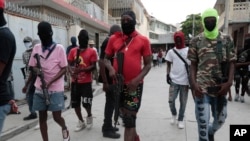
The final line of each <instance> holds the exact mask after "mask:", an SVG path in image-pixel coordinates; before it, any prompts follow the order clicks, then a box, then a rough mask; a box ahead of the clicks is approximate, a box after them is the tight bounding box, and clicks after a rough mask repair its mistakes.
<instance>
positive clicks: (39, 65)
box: [34, 54, 50, 105]
mask: <svg viewBox="0 0 250 141" xmlns="http://www.w3.org/2000/svg"><path fill="white" fill-rule="evenodd" d="M34 57H35V59H36V61H37V68H38V69H39V74H38V76H39V77H40V80H41V83H42V85H41V88H42V90H43V95H44V97H45V100H46V105H49V104H50V100H49V92H48V89H47V88H46V82H45V80H44V74H43V71H42V66H41V62H40V56H39V54H35V55H34Z"/></svg>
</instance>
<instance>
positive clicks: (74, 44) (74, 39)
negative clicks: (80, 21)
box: [66, 36, 78, 56]
mask: <svg viewBox="0 0 250 141" xmlns="http://www.w3.org/2000/svg"><path fill="white" fill-rule="evenodd" d="M70 42H71V45H69V46H68V47H67V50H66V54H67V56H68V55H69V52H70V50H71V49H72V48H75V47H77V46H78V45H77V39H76V37H75V36H72V37H71V38H70Z"/></svg>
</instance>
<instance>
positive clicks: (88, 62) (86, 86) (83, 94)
mask: <svg viewBox="0 0 250 141" xmlns="http://www.w3.org/2000/svg"><path fill="white" fill-rule="evenodd" d="M78 41H79V47H75V48H72V49H71V50H70V52H69V56H68V62H69V66H70V68H69V71H70V74H71V76H72V79H71V80H72V83H71V106H72V108H74V109H75V113H76V115H77V117H78V120H79V121H78V124H77V126H76V128H75V132H78V131H81V130H82V129H84V128H85V127H86V124H85V122H84V120H83V117H82V113H81V102H82V106H83V107H84V108H85V110H86V112H87V119H86V121H87V125H88V126H89V127H91V126H92V124H93V117H92V112H91V108H92V98H93V93H92V73H91V72H92V71H93V70H94V69H95V66H96V62H97V54H96V52H95V50H93V49H92V48H90V47H89V46H88V41H89V36H88V32H87V31H86V30H84V29H83V30H81V31H80V33H79V35H78ZM81 99H82V100H81Z"/></svg>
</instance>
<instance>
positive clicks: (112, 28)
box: [109, 24, 122, 36]
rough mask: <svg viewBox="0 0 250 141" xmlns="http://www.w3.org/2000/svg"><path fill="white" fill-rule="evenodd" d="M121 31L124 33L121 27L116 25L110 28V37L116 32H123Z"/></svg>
mask: <svg viewBox="0 0 250 141" xmlns="http://www.w3.org/2000/svg"><path fill="white" fill-rule="evenodd" d="M121 31H122V29H121V27H120V26H119V25H116V24H114V25H112V26H111V27H110V30H109V36H111V35H113V34H114V33H116V32H121Z"/></svg>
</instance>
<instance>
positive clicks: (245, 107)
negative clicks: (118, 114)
mask: <svg viewBox="0 0 250 141" xmlns="http://www.w3.org/2000/svg"><path fill="white" fill-rule="evenodd" d="M165 67H166V66H164V65H163V66H162V67H155V68H152V69H151V71H150V73H149V74H148V76H147V77H146V78H145V83H144V94H143V97H142V105H141V109H140V112H139V113H138V118H137V132H138V134H139V135H140V138H141V141H197V140H198V134H197V123H196V119H195V113H194V102H193V99H192V96H191V93H190V95H189V99H188V103H187V107H186V114H185V128H184V129H178V127H177V125H174V126H173V125H170V119H171V113H170V110H169V105H168V87H169V85H167V83H166V81H165V75H166V68H165ZM232 95H233V96H234V86H233V87H232ZM176 102H177V103H176V106H177V108H179V102H178V100H177V101H176ZM104 103H105V95H104V93H99V94H97V95H96V96H95V97H94V99H93V116H94V121H93V123H94V124H93V127H92V128H91V129H84V130H83V131H80V132H74V128H75V126H76V123H77V118H76V115H75V113H74V110H73V109H69V110H67V111H65V112H63V116H64V118H65V121H66V124H67V126H68V129H69V131H70V136H71V141H80V140H84V141H108V140H113V139H109V138H103V137H102V132H101V127H102V124H103V113H104ZM66 105H67V104H66ZM249 107H250V97H249V96H247V95H246V96H245V103H240V102H228V118H227V120H226V123H225V125H224V126H223V127H222V128H221V129H220V130H219V131H218V132H217V133H216V134H215V140H216V141H222V140H223V141H229V127H230V125H231V124H250V120H249V117H250V108H249ZM26 108H27V106H26ZM82 112H83V115H84V116H86V112H85V111H84V110H82ZM23 113H24V112H22V114H21V115H22V116H20V115H10V116H9V117H7V121H6V122H5V130H4V131H5V135H6V133H7V132H8V130H11V129H10V128H7V127H10V125H9V124H16V125H17V126H18V127H19V128H22V129H23V130H25V132H22V133H20V134H18V132H13V133H11V134H9V135H11V136H9V138H8V141H18V140H20V139H22V140H25V141H34V140H36V141H42V138H41V134H40V131H39V130H34V129H33V126H34V125H35V124H36V122H37V120H34V121H23V120H22V118H23V117H24V116H26V115H27V114H23ZM17 117H19V118H17ZM211 120H212V119H211ZM120 123H121V120H120ZM118 127H119V129H120V131H119V133H121V135H122V136H121V138H120V139H116V140H117V141H123V137H124V136H123V132H124V127H123V126H121V125H118ZM9 132H10V131H9ZM48 133H49V139H50V140H53V141H60V140H62V133H61V129H60V127H59V126H58V125H57V124H56V123H55V122H54V121H53V119H49V120H48ZM17 134H18V135H17ZM10 137H12V138H10Z"/></svg>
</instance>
